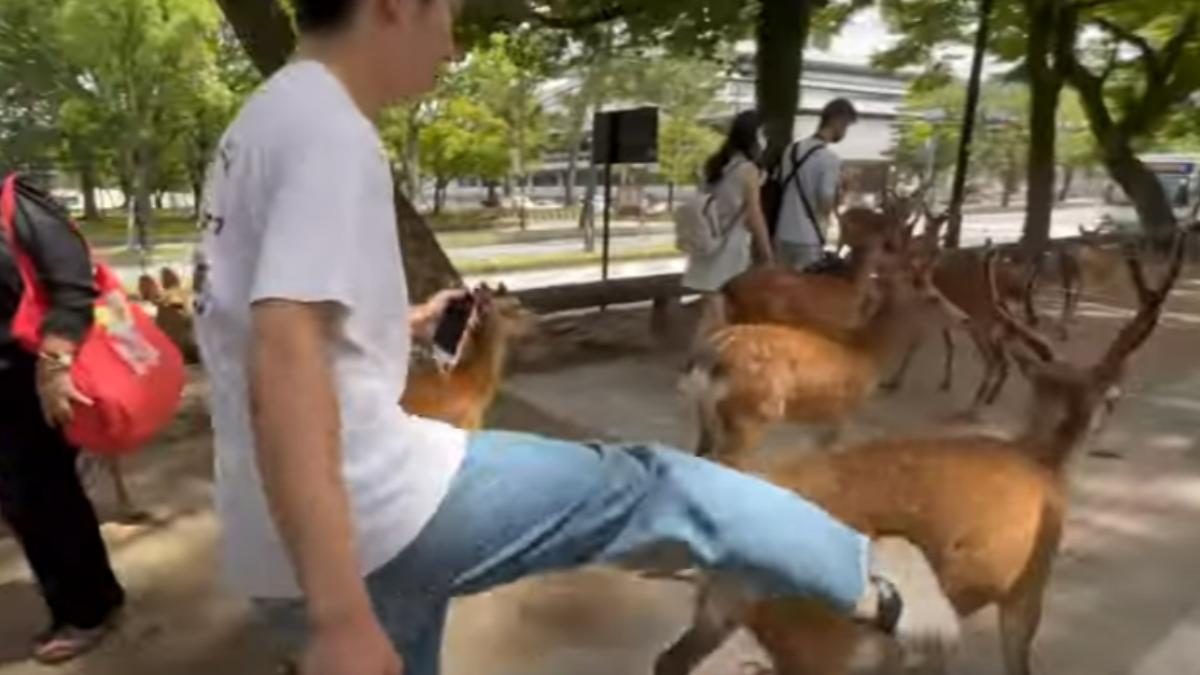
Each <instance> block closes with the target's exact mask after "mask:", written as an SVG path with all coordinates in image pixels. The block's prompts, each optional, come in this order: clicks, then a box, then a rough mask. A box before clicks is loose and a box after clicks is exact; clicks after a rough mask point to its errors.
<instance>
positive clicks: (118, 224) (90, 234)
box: [79, 211, 200, 245]
mask: <svg viewBox="0 0 1200 675" xmlns="http://www.w3.org/2000/svg"><path fill="white" fill-rule="evenodd" d="M79 227H80V229H82V230H83V234H84V235H85V236H86V237H87V238H88V241H91V242H92V243H93V244H97V245H99V244H103V243H111V242H118V243H124V242H125V238H126V236H127V234H126V228H127V227H128V218H127V216H125V214H112V215H106V216H104V217H103V218H101V219H100V220H98V221H85V220H81V221H79ZM148 234H149V236H150V241H151V242H153V241H155V240H156V239H160V240H161V239H176V240H177V239H197V238H199V236H200V232H199V231H198V230H197V229H196V221H195V220H194V219H193V218H192V215H191V214H190V213H180V212H178V211H159V212H157V213H155V214H154V222H153V223H151V225H150V231H149V233H148Z"/></svg>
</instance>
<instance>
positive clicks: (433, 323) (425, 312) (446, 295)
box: [411, 288, 470, 342]
mask: <svg viewBox="0 0 1200 675" xmlns="http://www.w3.org/2000/svg"><path fill="white" fill-rule="evenodd" d="M468 295H470V292H469V291H467V290H466V289H462V288H452V289H448V290H444V291H438V292H437V293H436V294H435V295H434V296H433V297H432V298H430V299H429V301H428V302H426V303H425V304H423V305H420V306H418V307H414V308H413V310H412V319H411V325H412V332H413V337H414V338H415V339H417V340H421V341H424V342H428V341H430V340H432V339H433V334H434V332H435V331H436V330H437V325H438V322H440V321H441V320H442V315H443V314H445V313H446V307H448V306H449V305H450V303H451V302H454V301H455V300H459V299H462V298H465V297H466V296H468Z"/></svg>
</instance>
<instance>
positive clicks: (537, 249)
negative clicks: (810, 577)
mask: <svg viewBox="0 0 1200 675" xmlns="http://www.w3.org/2000/svg"><path fill="white" fill-rule="evenodd" d="M1100 214H1101V207H1099V206H1097V205H1082V206H1075V205H1071V206H1067V207H1064V208H1060V209H1057V210H1055V212H1054V221H1053V222H1054V224H1053V228H1052V231H1051V236H1053V237H1056V238H1058V237H1070V236H1073V235H1075V234H1077V232H1078V228H1079V226H1080V225H1088V226H1091V225H1094V224H1095V223H1096V222H1097V220H1098V219H1099V217H1100ZM1024 217H1025V216H1024V213H1022V212H1019V211H1009V212H1003V213H984V214H969V215H967V217H966V219H965V221H964V223H963V237H962V243H963V245H964V246H975V245H979V244H982V243H984V242H985V241H987V240H988V239H991V240H992V241H994V242H996V243H1009V242H1013V241H1017V240H1018V239H1020V237H1021V227H1022V223H1023V221H1024ZM673 241H674V234H672V233H670V232H664V231H663V227H662V226H661V225H660V226H658V227H653V226H652V227H651V232H650V233H648V234H646V235H643V236H623V237H614V238H613V240H612V251H613V252H614V253H616V254H620V253H621V252H624V251H638V250H645V249H648V248H656V247H662V246H667V245H670V244H671V243H672V242H673ZM185 248H186V247H185ZM580 250H581V242H580V240H579V239H578V238H568V239H557V240H552V241H543V242H532V243H520V244H492V245H487V246H472V247H454V248H448V249H447V251H446V252H447V253H448V254H449V255H450V257H451V259H452V260H454V261H456V262H462V261H468V260H470V261H476V260H502V259H504V258H511V257H514V256H530V255H545V256H553V255H554V254H566V253H577V252H579V251H580ZM180 251H181V252H180V256H181V257H180V260H179V261H178V262H177V263H175V264H176V265H177V266H180V267H186V266H187V265H188V264H189V262H188V259H187V258H188V255H189V253H188V252H187V251H186V250H185V249H183V248H181V249H180ZM682 269H683V260H682V258H680V259H667V260H648V261H639V262H628V263H615V264H614V265H613V270H612V272H613V277H616V278H620V277H634V276H643V275H648V274H666V273H672V272H679V271H681V270H682ZM117 271H118V273H119V274H120V275H121V277H122V279H123V280H125V282H126V283H130V284H132V283H134V282H136V280H137V277H138V275H139V274H140V273H141V270H140V269H139V268H138V267H137V266H135V265H125V266H119V267H118V268H117ZM599 279H600V267H599V265H589V266H586V267H572V268H565V269H564V268H560V269H554V270H535V271H529V272H507V273H503V274H490V275H480V276H473V277H469V278H468V280H469V281H471V282H480V281H486V282H488V283H497V282H500V281H504V282H505V284H506V285H507V286H508V287H509V288H512V289H523V288H537V287H541V286H548V285H557V284H571V283H585V282H589V281H598V280H599Z"/></svg>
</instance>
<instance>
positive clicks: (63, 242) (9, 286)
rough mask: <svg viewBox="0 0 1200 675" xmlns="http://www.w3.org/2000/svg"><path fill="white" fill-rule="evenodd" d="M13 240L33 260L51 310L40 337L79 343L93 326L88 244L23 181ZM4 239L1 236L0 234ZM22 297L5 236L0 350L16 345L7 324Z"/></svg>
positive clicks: (0, 256) (0, 242) (0, 263)
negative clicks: (14, 239)
mask: <svg viewBox="0 0 1200 675" xmlns="http://www.w3.org/2000/svg"><path fill="white" fill-rule="evenodd" d="M16 188H17V189H16V192H17V195H16V197H17V198H16V209H15V214H14V224H15V225H16V232H17V241H18V243H19V244H20V246H21V248H22V249H23V250H24V251H25V252H26V254H28V256H29V257H30V259H31V260H32V261H33V265H34V268H35V269H36V271H37V275H38V279H39V282H40V283H41V284H42V286H43V287H44V288H45V289H46V293H47V294H48V296H49V298H50V304H51V308H50V311H49V312H48V313H47V315H46V318H45V321H44V322H43V324H42V332H43V333H45V334H52V335H57V336H60V337H63V338H66V339H68V340H72V341H74V342H76V343H78V342H80V341H81V340H82V339H83V337H84V335H86V334H87V331H88V329H89V328H91V326H92V312H93V306H94V305H95V302H96V289H95V283H94V275H93V273H92V261H91V257H90V255H89V254H88V248H87V244H86V243H85V242H84V240H83V236H82V235H80V234H79V233H78V232H77V231H76V230H75V229H74V228H73V227H71V224H70V217H69V216H68V214H67V213H66V212H65V211H64V210H63V209H62V207H61V206H59V205H58V204H57V203H56V202H55V201H54V200H53V199H52V198H51V197H50V196H49V195H47V194H46V193H44V192H42V191H41V190H38V189H37V188H35V187H33V186H32V185H31V184H29V183H28V182H27V181H25V180H22V179H18V180H17V183H16ZM0 234H2V231H0ZM23 292H24V284H23V283H22V282H21V275H20V274H19V272H18V270H17V264H16V258H15V257H14V256H13V253H12V251H10V250H9V245H8V237H7V236H0V349H5V350H7V349H9V348H11V347H13V346H14V343H13V339H12V333H11V332H10V325H11V323H12V319H13V316H14V315H15V314H16V311H17V306H18V304H19V303H20V301H21V295H22V293H23Z"/></svg>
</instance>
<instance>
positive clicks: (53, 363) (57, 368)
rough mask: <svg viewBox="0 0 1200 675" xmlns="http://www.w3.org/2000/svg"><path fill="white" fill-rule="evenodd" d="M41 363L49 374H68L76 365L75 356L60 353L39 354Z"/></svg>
mask: <svg viewBox="0 0 1200 675" xmlns="http://www.w3.org/2000/svg"><path fill="white" fill-rule="evenodd" d="M38 360H39V363H40V364H41V365H42V366H43V367H44V368H45V369H46V370H47V371H49V372H52V373H56V372H66V371H69V370H71V366H72V365H74V363H75V356H74V355H72V354H64V353H60V352H41V353H39V354H38Z"/></svg>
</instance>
